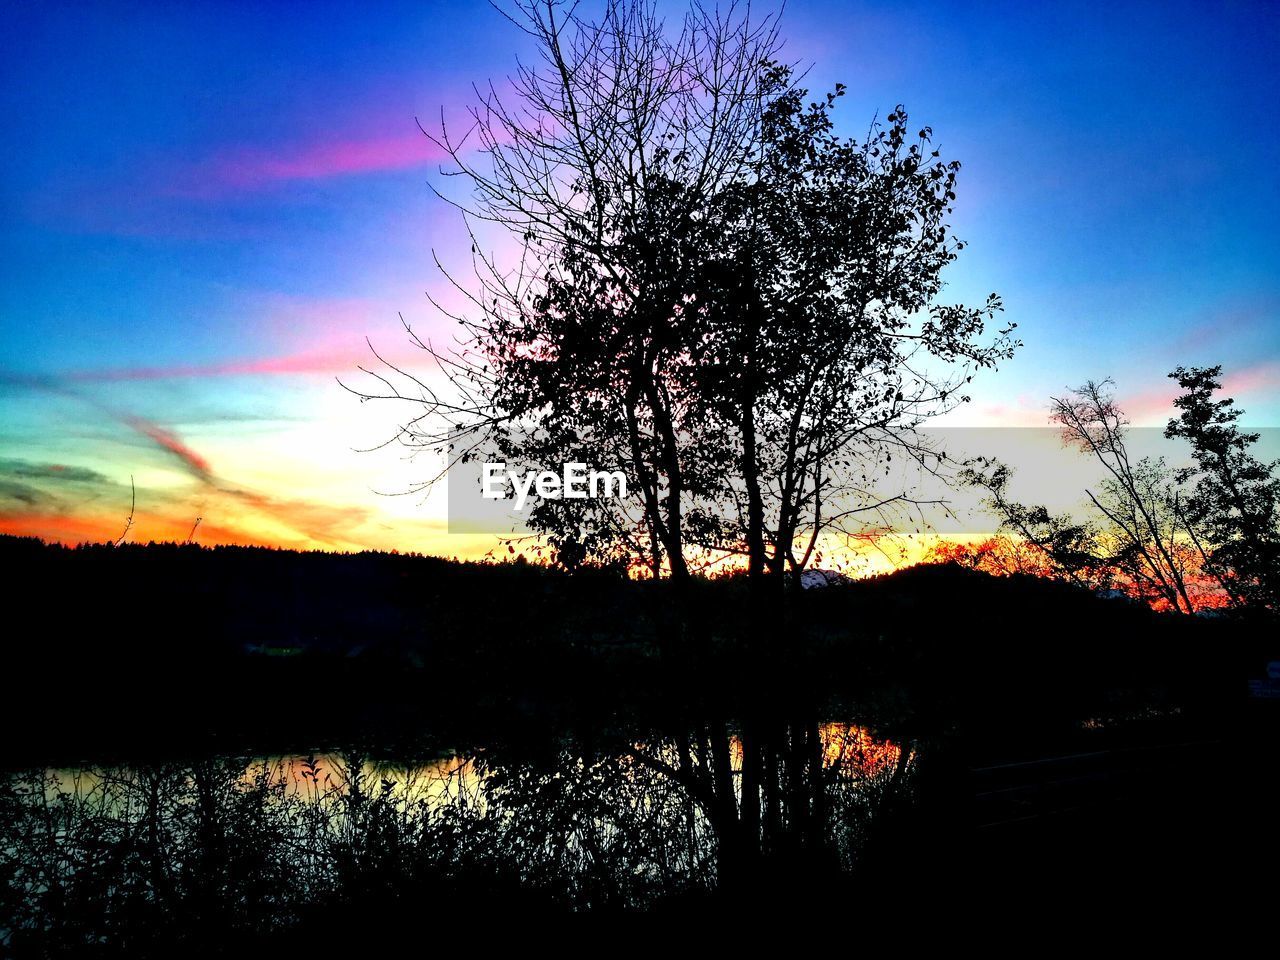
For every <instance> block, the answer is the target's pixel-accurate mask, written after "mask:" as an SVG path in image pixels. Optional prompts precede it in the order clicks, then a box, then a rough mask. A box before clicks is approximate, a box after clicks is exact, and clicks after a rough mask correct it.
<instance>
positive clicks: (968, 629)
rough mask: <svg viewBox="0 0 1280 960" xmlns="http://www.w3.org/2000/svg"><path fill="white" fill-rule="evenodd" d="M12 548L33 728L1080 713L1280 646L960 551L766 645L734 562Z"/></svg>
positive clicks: (1231, 692) (1191, 682)
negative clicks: (645, 573) (753, 625)
mask: <svg viewBox="0 0 1280 960" xmlns="http://www.w3.org/2000/svg"><path fill="white" fill-rule="evenodd" d="M0 563H3V565H4V569H5V570H6V571H8V573H7V577H8V583H7V584H6V587H7V590H6V594H7V596H8V597H9V603H8V610H7V611H6V621H7V623H6V630H5V637H6V639H5V640H4V642H3V644H2V645H0V673H2V674H3V675H4V676H5V677H6V678H7V679H6V680H5V681H4V687H5V693H6V697H5V708H4V713H5V717H4V719H5V720H6V721H8V722H9V723H10V724H11V725H14V724H16V725H18V726H19V727H20V728H23V729H25V730H28V731H30V736H32V737H36V738H37V739H38V738H39V736H41V735H42V732H45V731H48V730H51V729H54V728H65V729H66V730H68V731H71V732H74V733H75V734H76V735H77V736H82V735H85V734H91V733H93V731H95V730H99V729H101V730H104V731H105V730H106V729H108V728H111V727H116V726H119V725H120V724H125V725H126V726H128V727H130V728H131V729H134V730H136V731H142V732H148V731H149V732H151V733H155V734H168V735H173V736H183V737H189V736H191V735H193V734H196V733H198V734H201V735H204V734H208V735H215V734H220V733H224V732H227V731H231V734H230V735H239V734H243V733H244V732H245V731H261V730H264V729H271V730H279V729H286V730H293V729H296V730H297V731H303V733H300V734H299V735H300V736H302V735H305V736H308V737H315V736H317V735H319V734H320V733H322V732H323V731H325V730H327V729H329V728H330V727H331V726H332V727H335V728H336V727H341V726H343V725H344V724H347V723H349V722H351V721H352V719H353V718H361V719H368V718H370V717H374V718H376V719H377V720H378V721H379V722H390V723H393V724H400V723H403V722H407V720H406V718H407V717H410V716H417V715H418V714H420V713H421V712H422V711H427V712H429V713H432V714H434V715H436V716H437V719H438V715H440V714H446V715H448V716H449V717H450V718H452V719H454V720H456V721H458V722H459V723H460V724H462V725H467V724H473V723H483V722H485V721H486V720H489V721H492V722H494V723H498V722H505V721H506V720H507V719H509V718H510V716H511V714H512V712H513V711H516V712H518V711H520V710H522V709H525V708H527V707H528V706H529V705H530V704H533V705H536V707H537V709H536V711H535V712H536V713H537V714H538V715H540V716H545V715H547V714H548V712H550V713H555V712H556V711H558V710H570V711H597V710H600V711H605V712H609V711H617V710H619V709H623V708H624V707H631V706H635V707H636V708H637V709H641V710H643V709H644V707H645V705H646V704H647V705H656V706H658V707H659V708H660V710H659V711H658V712H659V713H661V714H662V715H664V716H670V715H671V711H672V709H673V708H676V709H681V710H683V709H715V710H717V711H725V712H728V713H732V712H733V711H734V710H735V709H736V704H737V701H738V699H739V698H740V697H747V696H750V697H753V698H755V699H757V700H758V699H759V698H760V697H761V696H765V697H768V698H775V699H777V700H778V701H779V702H785V701H786V700H787V699H789V698H796V699H810V700H811V699H812V698H814V697H822V698H837V699H840V700H842V701H856V702H857V703H859V704H862V705H866V704H868V703H874V704H875V705H876V710H877V714H878V715H879V716H886V717H894V718H899V719H900V720H901V722H904V723H911V724H927V725H929V726H931V727H938V728H940V727H946V726H948V725H955V724H957V723H960V724H967V725H970V726H975V727H976V726H982V727H986V726H988V725H992V726H1009V724H1008V722H1007V721H1009V720H1010V719H1011V718H1022V719H1025V720H1027V721H1028V722H1030V721H1031V720H1035V721H1036V722H1037V723H1038V722H1041V721H1043V722H1048V723H1055V724H1056V723H1062V724H1077V725H1078V724H1079V723H1080V722H1081V721H1083V720H1085V719H1087V718H1089V717H1094V716H1106V715H1122V714H1124V713H1126V712H1132V711H1134V710H1137V709H1149V708H1156V709H1163V708H1165V707H1168V708H1169V709H1173V710H1178V709H1183V708H1184V707H1186V706H1187V705H1188V704H1191V703H1192V702H1193V701H1195V702H1202V703H1208V702H1210V701H1212V702H1214V703H1217V704H1221V703H1223V702H1233V699H1234V698H1236V696H1237V694H1240V693H1241V692H1242V691H1243V690H1244V687H1245V677H1246V676H1247V675H1250V674H1251V673H1256V671H1257V670H1258V668H1259V665H1260V662H1261V661H1263V660H1265V658H1266V657H1267V656H1268V655H1269V654H1271V653H1272V651H1270V650H1268V649H1267V648H1266V646H1265V644H1266V639H1265V632H1264V631H1261V630H1259V629H1257V628H1255V627H1252V626H1250V625H1249V624H1247V623H1243V622H1238V621H1234V620H1230V619H1227V618H1186V617H1181V618H1179V617H1174V616H1170V615H1163V614H1159V613H1155V612H1153V611H1151V610H1150V609H1148V608H1147V607H1145V606H1144V605H1141V604H1137V603H1132V602H1129V601H1125V600H1116V599H1103V598H1100V597H1098V596H1095V595H1094V594H1093V593H1091V592H1089V591H1087V590H1083V589H1080V588H1078V587H1074V586H1071V585H1069V584H1065V583H1062V582H1053V581H1049V580H1044V579H1041V578H1037V577H1034V576H1025V575H1019V576H1011V577H993V576H989V575H987V574H985V573H981V572H978V571H973V570H966V569H963V568H960V567H958V566H953V565H929V566H921V567H916V568H912V569H908V570H904V571H901V572H899V573H896V574H893V575H890V576H885V577H880V578H875V579H870V580H863V581H855V582H851V583H848V584H843V585H838V586H830V587H826V588H822V589H814V590H808V591H804V592H803V593H798V594H794V595H792V597H791V598H790V600H789V601H788V603H789V607H790V609H789V611H788V619H787V621H786V622H787V631H786V634H785V636H782V637H780V638H778V640H777V643H776V645H775V647H774V648H773V649H769V650H760V649H759V648H758V647H757V646H752V645H750V644H748V643H747V642H746V641H745V640H744V639H743V638H746V637H749V636H751V631H750V630H749V629H748V627H749V625H748V624H747V623H746V622H745V617H746V614H745V613H744V611H746V610H747V609H749V604H748V603H746V590H747V585H746V583H745V582H744V581H741V580H737V579H734V578H726V579H723V580H717V581H696V582H695V583H694V585H693V590H692V594H691V598H690V601H689V602H690V605H691V607H692V611H693V612H692V616H691V618H690V620H689V621H688V622H687V623H685V622H683V621H677V619H676V618H675V617H674V616H673V614H672V613H671V610H672V607H673V604H672V603H671V597H670V595H669V590H670V585H669V584H667V583H663V582H658V583H654V582H651V581H633V580H628V579H626V578H624V577H620V576H617V575H616V574H610V573H606V572H591V571H587V572H578V573H575V574H567V573H564V572H558V571H556V570H552V569H548V568H545V567H541V566H538V565H534V564H528V563H523V562H510V563H496V564H495V563H490V564H485V563H461V562H457V561H450V560H445V559H440V558H433V557H424V556H416V555H402V554H387V553H359V554H327V553H302V552H295V551H286V550H270V549H263V548H257V547H213V548H208V547H200V546H195V545H177V544H151V545H146V546H142V545H126V546H118V547H112V546H105V545H86V546H80V547H76V548H66V547H61V546H56V545H47V544H44V543H42V542H40V541H39V540H35V539H29V538H15V537H0ZM550 707H554V709H550V710H549V708H550ZM433 722H434V721H433ZM13 728H14V727H13V726H11V729H13ZM105 736H106V734H105V733H104V738H105ZM117 739H118V738H117ZM113 742H114V741H113Z"/></svg>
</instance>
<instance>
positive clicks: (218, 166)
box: [168, 124, 446, 198]
mask: <svg viewBox="0 0 1280 960" xmlns="http://www.w3.org/2000/svg"><path fill="white" fill-rule="evenodd" d="M406 127H407V129H406V130H405V132H404V133H401V134H397V135H393V136H384V137H374V138H352V137H347V138H326V139H323V140H318V141H316V142H314V143H302V144H297V143H295V144H280V145H276V146H272V147H261V146H253V147H240V148H236V149H232V150H224V151H222V152H220V153H218V154H216V155H214V156H213V157H211V158H210V159H208V160H205V161H202V162H199V163H197V164H195V165H193V166H192V167H190V168H189V169H187V170H185V171H182V172H181V173H180V174H179V175H178V177H177V183H176V184H175V186H173V187H172V188H171V189H170V190H169V191H168V192H170V193H172V194H175V195H178V196H194V197H202V198H218V197H221V196H224V195H226V194H229V193H238V192H246V191H254V190H261V189H266V188H270V187H274V186H277V185H281V184H287V183H294V182H298V181H308V180H325V179H330V178H334V177H346V176H353V175H359V174H368V173H385V172H391V171H396V170H411V169H413V168H415V167H421V166H425V165H427V164H429V163H438V162H440V161H442V160H444V159H446V156H445V154H444V153H443V152H442V151H441V150H440V148H439V147H437V146H436V145H435V144H434V143H432V142H431V141H430V140H428V139H427V138H426V137H425V136H424V135H423V134H422V132H421V131H419V130H417V129H416V128H408V125H407V124H406Z"/></svg>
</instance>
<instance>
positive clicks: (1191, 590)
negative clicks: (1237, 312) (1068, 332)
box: [965, 367, 1280, 614]
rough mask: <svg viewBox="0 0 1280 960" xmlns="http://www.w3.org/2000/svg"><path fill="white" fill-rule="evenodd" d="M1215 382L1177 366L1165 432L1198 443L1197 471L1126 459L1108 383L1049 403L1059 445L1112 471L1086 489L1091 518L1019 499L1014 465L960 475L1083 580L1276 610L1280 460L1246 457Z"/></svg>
mask: <svg viewBox="0 0 1280 960" xmlns="http://www.w3.org/2000/svg"><path fill="white" fill-rule="evenodd" d="M1220 375H1221V368H1220V367H1211V368H1204V369H1202V368H1191V369H1187V368H1183V367H1179V368H1178V369H1177V370H1175V371H1174V372H1173V373H1172V374H1170V376H1171V377H1175V378H1176V379H1177V380H1178V382H1179V384H1180V385H1181V386H1182V387H1183V388H1184V389H1185V390H1186V391H1187V392H1186V393H1185V394H1183V395H1182V396H1181V397H1179V398H1178V399H1177V400H1175V401H1174V403H1175V405H1176V406H1177V407H1179V408H1180V409H1181V410H1182V411H1183V413H1182V415H1181V416H1180V417H1178V418H1176V419H1173V420H1170V421H1169V424H1168V427H1167V428H1166V430H1165V436H1167V437H1170V438H1174V437H1179V438H1183V439H1186V440H1188V441H1189V442H1190V443H1191V447H1192V455H1193V457H1194V459H1195V464H1196V465H1195V466H1194V467H1186V468H1183V469H1174V468H1173V467H1171V466H1170V465H1169V464H1168V463H1167V462H1166V460H1165V458H1164V457H1143V458H1141V459H1138V460H1136V461H1135V460H1134V459H1133V458H1132V457H1131V456H1130V453H1129V449H1128V445H1127V441H1126V434H1127V428H1128V420H1127V419H1126V418H1125V416H1124V413H1123V411H1121V410H1120V408H1119V407H1118V406H1117V405H1116V402H1115V397H1114V394H1113V391H1112V386H1113V385H1112V382H1111V381H1110V380H1104V381H1101V382H1094V381H1089V382H1088V383H1086V384H1084V385H1083V386H1081V387H1079V388H1077V389H1076V390H1074V391H1072V392H1071V393H1070V394H1069V395H1068V396H1065V397H1054V398H1052V399H1051V404H1052V415H1051V419H1052V420H1053V421H1054V422H1055V423H1057V424H1058V425H1059V426H1060V427H1061V428H1062V431H1063V439H1064V441H1065V442H1066V443H1067V444H1069V445H1070V446H1073V447H1075V448H1077V449H1079V450H1080V451H1082V452H1084V453H1086V454H1089V455H1090V456H1092V457H1093V458H1094V459H1095V460H1096V461H1097V462H1098V463H1099V464H1100V465H1101V466H1102V467H1103V468H1104V470H1105V476H1104V479H1103V481H1102V483H1101V484H1100V485H1099V487H1098V489H1096V490H1087V491H1085V492H1086V495H1087V497H1088V499H1089V501H1090V503H1091V504H1092V505H1093V507H1094V509H1095V511H1096V515H1095V516H1094V517H1092V518H1086V519H1078V518H1075V517H1072V516H1070V515H1054V514H1051V513H1050V512H1049V511H1048V510H1047V509H1046V508H1045V507H1043V506H1038V505H1030V506H1029V505H1025V504H1021V503H1018V502H1017V501H1015V500H1013V499H1012V498H1011V497H1010V496H1009V495H1008V482H1009V479H1010V470H1009V468H1008V467H1007V466H1006V465H1004V464H1001V463H998V462H990V461H985V462H983V463H981V464H975V465H972V466H971V467H969V468H968V469H967V470H966V471H965V478H966V480H967V481H968V482H970V483H973V484H976V485H979V486H982V487H984V488H985V489H986V490H987V492H988V493H989V494H990V498H989V501H988V502H989V504H990V506H991V507H992V508H993V509H994V510H995V512H996V513H997V514H998V515H999V516H1000V518H1001V521H1002V524H1003V526H1004V527H1005V528H1006V529H1008V530H1010V531H1011V532H1013V533H1015V534H1016V535H1018V536H1020V537H1021V538H1023V539H1024V540H1025V541H1026V542H1028V543H1030V544H1032V545H1034V546H1035V547H1036V548H1037V549H1039V550H1040V551H1041V552H1042V553H1043V555H1044V556H1045V557H1046V558H1047V559H1048V560H1049V561H1050V562H1051V563H1052V565H1053V566H1054V568H1055V569H1056V571H1057V572H1059V573H1060V574H1062V575H1064V576H1066V577H1068V578H1070V579H1072V580H1075V581H1077V582H1079V583H1082V584H1084V585H1087V586H1092V587H1101V586H1108V585H1119V586H1122V587H1124V588H1126V589H1129V590H1130V591H1131V592H1135V593H1137V594H1138V595H1139V596H1142V597H1143V598H1145V599H1148V600H1151V601H1153V602H1155V603H1156V604H1157V605H1162V606H1167V607H1168V608H1169V609H1172V610H1176V611H1178V612H1180V613H1188V614H1190V613H1195V612H1197V611H1199V610H1201V609H1204V608H1205V607H1206V606H1221V605H1223V603H1224V602H1225V603H1227V604H1229V605H1232V606H1236V607H1241V608H1246V607H1247V608H1252V609H1260V608H1271V607H1274V605H1275V597H1276V589H1277V587H1276V584H1277V558H1278V557H1280V534H1278V533H1277V529H1276V525H1277V517H1278V511H1277V507H1276V499H1277V495H1278V494H1280V479H1277V478H1276V477H1275V476H1274V472H1275V468H1276V464H1271V465H1267V464H1264V463H1261V462H1260V461H1258V460H1257V459H1256V458H1255V457H1253V456H1252V454H1251V453H1250V452H1249V448H1250V446H1251V445H1252V444H1253V443H1254V442H1256V441H1257V439H1258V435H1257V434H1245V433H1241V432H1240V430H1239V429H1238V428H1237V427H1236V425H1235V423H1236V420H1237V419H1238V418H1239V416H1240V411H1239V410H1236V409H1235V408H1234V404H1233V401H1231V400H1229V399H1227V400H1218V401H1215V400H1213V399H1212V396H1213V393H1214V391H1216V390H1217V389H1219V387H1220V386H1221V384H1220V382H1219V380H1218V378H1219V377H1220ZM1192 480H1195V481H1196V482H1195V485H1194V487H1189V486H1188V484H1189V483H1190V482H1191V481H1192Z"/></svg>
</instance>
